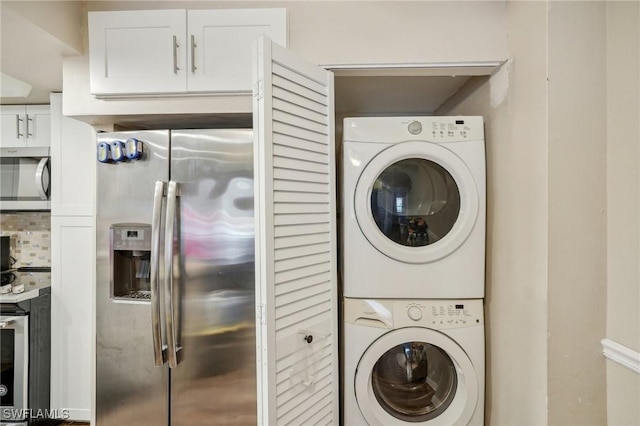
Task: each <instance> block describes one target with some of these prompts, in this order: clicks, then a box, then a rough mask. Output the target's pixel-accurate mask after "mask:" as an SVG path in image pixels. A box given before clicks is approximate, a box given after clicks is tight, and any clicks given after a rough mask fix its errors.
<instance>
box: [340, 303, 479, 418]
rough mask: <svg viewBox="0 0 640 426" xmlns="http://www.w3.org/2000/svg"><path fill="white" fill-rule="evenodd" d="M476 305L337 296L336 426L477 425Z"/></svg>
mask: <svg viewBox="0 0 640 426" xmlns="http://www.w3.org/2000/svg"><path fill="white" fill-rule="evenodd" d="M484 362H485V357H484V315H483V304H482V300H478V299H474V300H468V299H467V300H411V299H406V300H382V299H378V300H376V299H347V298H345V299H344V401H343V416H344V418H343V420H344V422H343V424H344V425H345V426H362V425H370V426H373V425H380V426H383V425H384V426H394V425H404V426H408V425H422V426H427V425H428V426H435V425H446V426H451V425H474V426H481V425H483V424H484V382H485V366H484Z"/></svg>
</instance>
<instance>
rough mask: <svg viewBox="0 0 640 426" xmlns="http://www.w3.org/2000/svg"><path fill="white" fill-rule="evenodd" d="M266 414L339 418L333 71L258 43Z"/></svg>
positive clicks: (276, 418) (261, 372) (293, 419)
mask: <svg viewBox="0 0 640 426" xmlns="http://www.w3.org/2000/svg"><path fill="white" fill-rule="evenodd" d="M254 60H255V62H254V64H255V67H256V69H255V73H254V76H255V79H254V88H255V92H254V103H253V119H254V125H253V129H254V132H255V134H256V137H255V141H256V142H255V154H254V156H255V170H256V191H255V193H256V203H255V204H256V218H257V219H258V220H257V222H256V223H258V224H259V225H257V226H256V260H257V262H256V265H257V266H256V269H257V274H256V277H257V278H256V279H257V285H256V293H257V299H258V304H259V310H260V312H261V318H260V321H259V332H258V340H259V344H258V349H259V353H258V355H259V357H260V358H259V361H258V376H259V383H260V385H259V390H260V392H261V393H260V394H259V397H258V400H259V401H260V407H259V414H258V416H259V423H261V424H264V425H289V424H291V425H307V424H314V425H315V424H318V425H319V424H322V425H326V424H335V425H337V424H338V401H339V396H338V393H339V388H338V386H339V382H338V340H337V330H338V327H337V318H338V316H337V312H338V300H337V285H336V282H337V274H336V270H337V267H336V235H337V234H336V217H335V212H336V202H335V200H336V197H335V191H336V189H335V188H336V181H335V152H334V111H333V74H332V73H331V72H328V71H326V70H324V69H322V68H319V67H317V66H315V65H313V64H310V63H308V62H306V61H303V60H301V59H300V58H298V57H297V56H296V55H294V54H292V53H291V52H289V51H288V50H286V49H284V48H282V47H280V46H278V45H276V44H274V43H271V41H270V40H269V39H267V38H262V39H260V40H258V43H257V44H256V46H255V52H254Z"/></svg>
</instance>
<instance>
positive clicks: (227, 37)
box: [187, 9, 287, 93]
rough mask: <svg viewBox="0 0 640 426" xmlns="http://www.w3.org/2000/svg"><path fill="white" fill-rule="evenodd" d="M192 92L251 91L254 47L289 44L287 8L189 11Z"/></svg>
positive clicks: (190, 80) (189, 85) (189, 87)
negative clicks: (263, 42) (262, 41)
mask: <svg viewBox="0 0 640 426" xmlns="http://www.w3.org/2000/svg"><path fill="white" fill-rule="evenodd" d="M187 22H188V29H189V31H188V33H189V40H188V42H189V52H188V57H189V64H188V67H189V69H188V74H189V79H188V91H189V92H219V93H242V92H244V93H250V92H251V69H252V66H251V46H252V43H253V42H254V41H255V40H256V39H257V38H258V37H259V36H261V35H266V36H268V37H269V38H271V39H272V40H273V41H274V42H276V43H278V44H280V45H282V46H284V47H286V46H287V12H286V9H236V10H189V11H188V20H187Z"/></svg>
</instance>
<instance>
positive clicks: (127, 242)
mask: <svg viewBox="0 0 640 426" xmlns="http://www.w3.org/2000/svg"><path fill="white" fill-rule="evenodd" d="M111 229H112V235H113V249H114V250H151V226H149V225H142V224H140V225H135V224H130V225H128V224H122V225H112V227H111Z"/></svg>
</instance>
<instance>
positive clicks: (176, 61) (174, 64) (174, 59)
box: [173, 36, 180, 74]
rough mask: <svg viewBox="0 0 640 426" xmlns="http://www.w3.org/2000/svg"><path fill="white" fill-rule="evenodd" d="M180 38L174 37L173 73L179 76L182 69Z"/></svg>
mask: <svg viewBox="0 0 640 426" xmlns="http://www.w3.org/2000/svg"><path fill="white" fill-rule="evenodd" d="M178 47H180V46H178V37H177V36H173V73H174V74H178V71H180V67H178Z"/></svg>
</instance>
